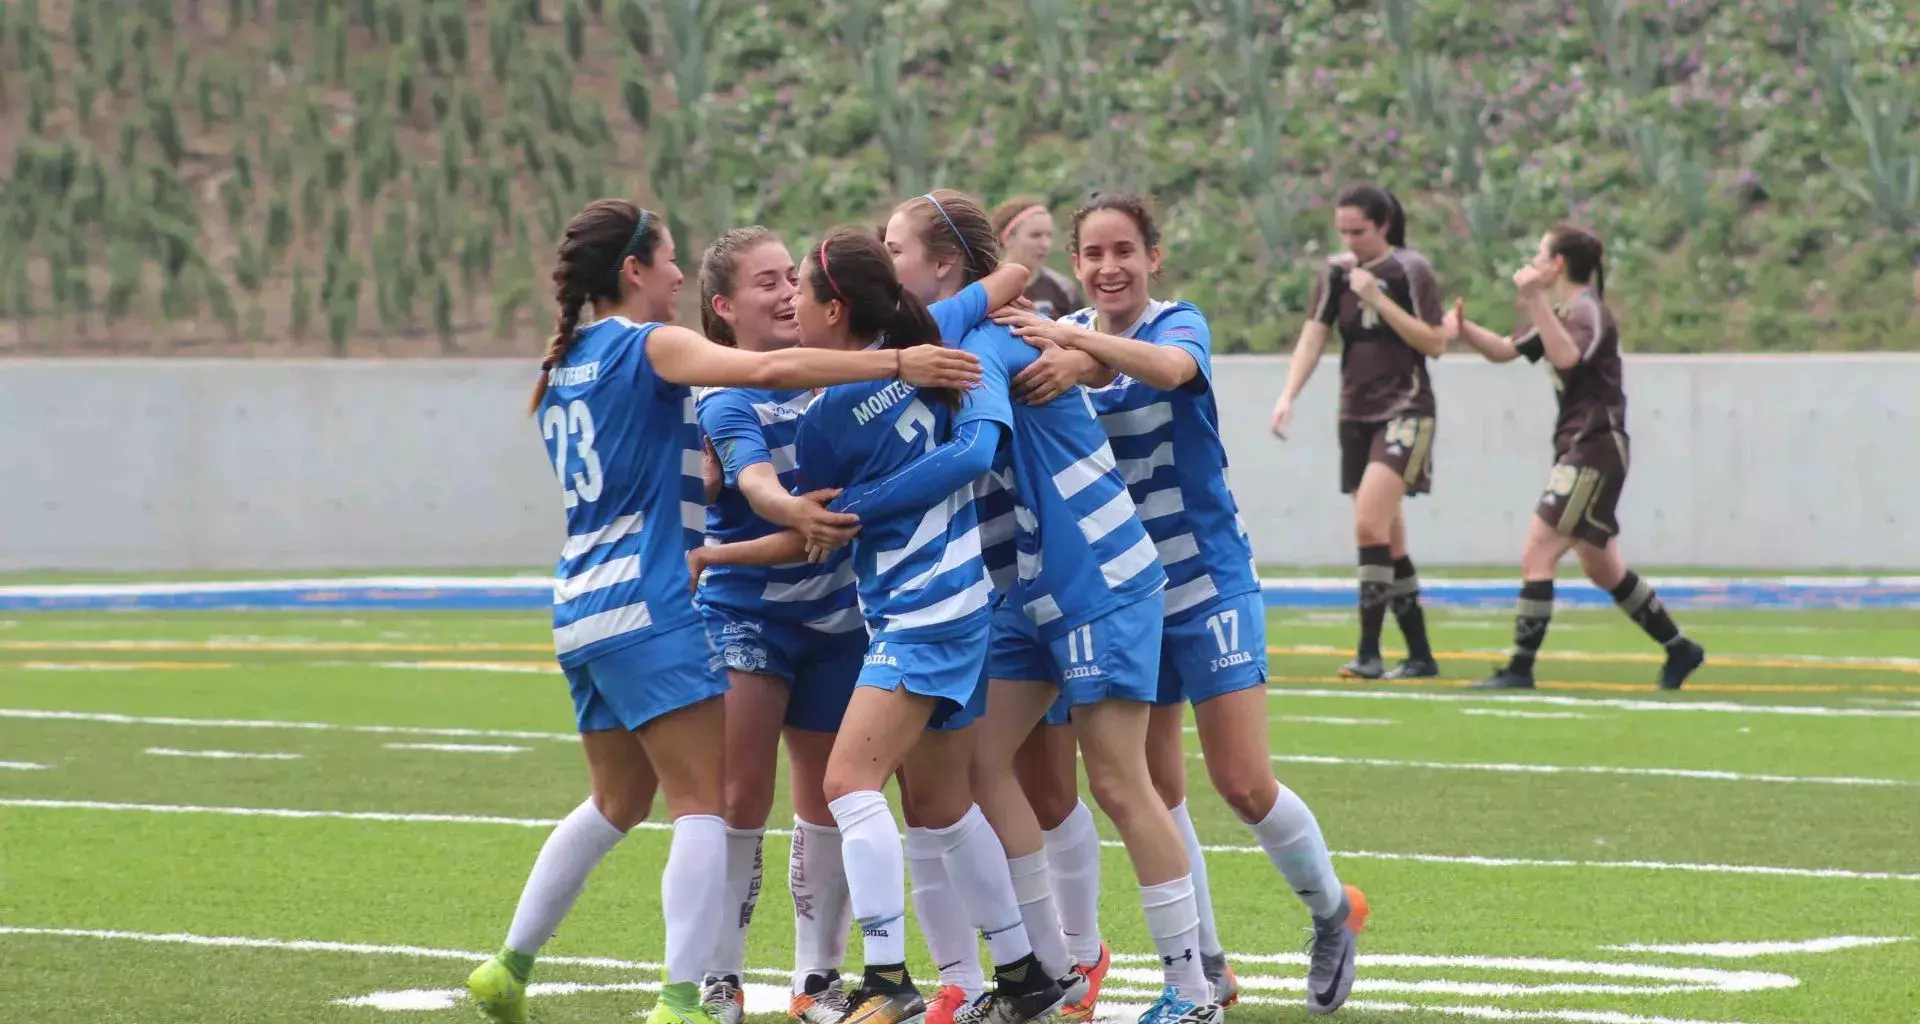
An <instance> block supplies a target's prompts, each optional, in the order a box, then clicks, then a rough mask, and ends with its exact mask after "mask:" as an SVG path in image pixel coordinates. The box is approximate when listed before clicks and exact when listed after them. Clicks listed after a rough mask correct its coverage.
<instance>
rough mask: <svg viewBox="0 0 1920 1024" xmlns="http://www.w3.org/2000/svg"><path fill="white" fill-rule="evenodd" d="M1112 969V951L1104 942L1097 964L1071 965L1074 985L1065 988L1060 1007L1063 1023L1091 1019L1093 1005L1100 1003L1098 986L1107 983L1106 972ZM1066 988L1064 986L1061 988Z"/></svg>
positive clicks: (1101, 944) (1101, 945)
mask: <svg viewBox="0 0 1920 1024" xmlns="http://www.w3.org/2000/svg"><path fill="white" fill-rule="evenodd" d="M1112 967H1113V950H1111V949H1108V948H1107V944H1106V943H1105V942H1102V943H1100V960H1099V962H1097V963H1095V964H1093V965H1092V966H1088V965H1086V964H1074V965H1073V975H1074V977H1073V981H1074V985H1073V986H1072V987H1071V988H1067V991H1066V994H1065V996H1064V997H1063V999H1064V1000H1065V1001H1064V1002H1063V1003H1061V1005H1060V1019H1061V1020H1063V1021H1066V1020H1070V1021H1088V1020H1092V1019H1093V1010H1094V1004H1096V1003H1098V1002H1099V1001H1100V986H1101V985H1104V984H1105V983H1106V981H1107V971H1108V970H1109V969H1111V968H1112ZM1062 987H1066V986H1064V985H1063V986H1062Z"/></svg>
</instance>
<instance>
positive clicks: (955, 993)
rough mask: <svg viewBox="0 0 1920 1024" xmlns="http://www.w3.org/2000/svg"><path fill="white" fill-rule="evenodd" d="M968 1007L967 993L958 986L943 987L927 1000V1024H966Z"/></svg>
mask: <svg viewBox="0 0 1920 1024" xmlns="http://www.w3.org/2000/svg"><path fill="white" fill-rule="evenodd" d="M981 998H982V999H984V998H986V997H985V996H982V997H981ZM976 1002H977V1000H976ZM968 1006H969V1003H968V1001H967V993H966V991H965V990H964V989H962V988H961V987H960V986H958V985H942V986H940V991H938V992H935V993H934V994H933V998H932V999H929V1000H927V1021H926V1024H965V1020H964V1018H965V1015H966V1011H967V1009H968Z"/></svg>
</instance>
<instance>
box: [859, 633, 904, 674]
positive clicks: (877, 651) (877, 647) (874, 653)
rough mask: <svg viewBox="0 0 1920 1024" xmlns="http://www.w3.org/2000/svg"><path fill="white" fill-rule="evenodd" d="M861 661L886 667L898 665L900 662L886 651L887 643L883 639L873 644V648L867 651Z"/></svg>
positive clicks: (897, 666) (896, 666)
mask: <svg viewBox="0 0 1920 1024" xmlns="http://www.w3.org/2000/svg"><path fill="white" fill-rule="evenodd" d="M861 662H862V663H863V664H867V665H885V666H887V667H888V668H899V667H900V663H899V662H897V661H895V660H894V659H893V655H891V654H888V653H887V644H886V641H884V640H883V641H881V642H880V643H877V644H874V645H873V650H871V651H868V652H867V656H866V657H865V658H862V659H861Z"/></svg>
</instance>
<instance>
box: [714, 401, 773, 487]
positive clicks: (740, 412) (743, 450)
mask: <svg viewBox="0 0 1920 1024" xmlns="http://www.w3.org/2000/svg"><path fill="white" fill-rule="evenodd" d="M698 412H699V416H700V429H701V430H703V431H705V432H706V435H707V439H708V440H710V441H712V442H713V453H714V454H715V455H717V456H719V457H720V467H721V469H722V470H723V471H724V472H725V478H726V484H727V486H728V487H738V486H739V485H740V472H741V471H742V470H744V469H746V468H747V467H748V466H751V465H753V464H754V463H756V462H767V463H771V462H772V461H773V454H772V453H771V452H769V451H768V450H767V438H766V435H765V434H763V433H761V432H760V416H759V414H757V413H755V412H754V411H753V403H752V401H751V400H750V399H749V398H748V396H747V395H746V394H745V393H744V392H741V391H737V390H734V389H731V388H721V389H716V390H713V391H708V392H707V393H705V394H703V395H701V396H700V404H699V406H698Z"/></svg>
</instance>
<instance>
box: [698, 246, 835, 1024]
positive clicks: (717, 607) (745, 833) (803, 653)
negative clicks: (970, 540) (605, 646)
mask: <svg viewBox="0 0 1920 1024" xmlns="http://www.w3.org/2000/svg"><path fill="white" fill-rule="evenodd" d="M699 280H700V320H701V326H702V328H703V329H704V330H705V332H706V334H707V337H709V338H711V339H713V340H714V341H716V342H718V343H720V344H722V345H731V346H733V347H736V348H739V349H741V350H743V351H747V352H769V351H775V350H778V349H784V348H791V347H793V346H794V345H795V344H797V343H798V342H799V339H800V329H799V325H798V323H797V322H796V320H795V319H794V310H793V297H794V293H795V291H796V290H797V284H798V281H799V276H798V273H797V270H796V268H795V267H794V264H793V256H792V255H791V254H790V253H788V251H787V247H786V246H785V245H784V244H782V243H781V241H780V239H779V237H778V236H776V235H774V233H773V232H771V231H769V230H767V229H766V228H762V227H748V228H735V229H733V230H731V231H728V232H726V233H725V234H723V235H721V236H720V237H719V238H718V239H716V240H715V241H714V243H713V244H712V245H711V246H709V247H708V248H707V251H706V253H705V255H703V256H702V257H701V260H700V274H699ZM812 400H813V392H812V391H810V390H806V389H799V390H792V389H780V390H768V389H756V388H709V389H705V390H703V391H701V392H700V394H699V396H698V402H697V406H696V408H697V411H698V414H699V417H700V426H701V429H702V430H703V431H704V432H705V433H706V436H707V440H708V442H709V444H710V445H711V447H712V449H713V451H714V453H715V454H716V456H717V457H718V459H719V462H720V465H721V468H722V471H723V474H724V475H723V481H722V483H723V488H722V490H721V491H720V493H719V495H718V497H717V498H716V499H715V500H714V501H713V502H711V503H710V504H709V506H708V509H707V536H708V537H709V538H710V539H711V541H712V542H714V543H725V542H729V541H736V540H749V539H752V538H754V537H761V536H765V535H767V534H769V533H773V532H775V531H776V530H779V529H782V528H787V527H791V528H794V529H798V530H800V531H802V532H803V533H807V534H808V535H809V536H812V537H815V538H816V539H818V540H819V541H821V542H822V543H831V544H835V545H839V544H844V543H846V541H847V540H849V539H850V538H851V537H852V533H853V529H854V528H855V527H857V526H858V525H859V520H858V519H857V518H856V517H854V516H851V515H847V514H845V513H837V512H828V511H827V510H826V509H825V508H824V507H822V505H821V503H820V502H818V501H810V500H808V499H806V498H803V497H799V496H797V495H795V494H794V493H793V485H794V456H793V444H794V435H795V434H796V433H797V432H798V430H799V427H800V415H801V413H803V412H805V411H806V407H807V404H808V403H809V402H811V401H812ZM853 591H854V588H853V565H852V564H851V563H850V562H849V561H848V560H847V558H846V556H845V552H844V551H843V552H839V553H838V554H837V557H835V558H833V559H831V560H829V561H828V562H826V563H824V564H816V563H811V562H806V561H801V562H797V563H795V564H793V565H785V566H716V567H715V568H714V569H713V570H712V571H710V572H707V573H705V574H704V575H703V576H702V577H701V579H700V582H699V590H698V594H697V601H696V603H697V604H698V605H699V607H700V611H701V614H702V616H703V617H704V619H705V621H706V628H707V637H708V639H709V640H710V641H711V642H712V644H713V648H714V650H715V651H717V652H719V654H720V658H721V661H722V662H723V664H724V665H725V667H726V669H727V682H728V688H727V695H726V697H725V704H726V719H727V741H726V747H727V780H726V812H727V813H726V817H727V861H726V872H727V887H728V893H727V906H728V907H729V908H730V909H729V911H728V914H727V926H728V932H727V934H726V936H725V937H724V940H723V941H722V942H721V945H720V955H719V957H718V958H717V960H716V962H714V963H713V964H710V965H709V967H708V970H709V974H708V976H707V979H706V982H705V984H704V985H703V986H702V989H701V1001H702V1003H704V1004H705V1005H706V1006H707V1008H708V1010H709V1011H710V1012H712V1013H713V1015H714V1016H715V1017H717V1018H718V1019H720V1020H721V1021H722V1024H739V1021H740V1018H741V1015H742V1013H743V1010H744V1007H745V1003H744V994H743V991H742V988H741V977H742V975H743V974H744V971H745V967H746V945H747V926H748V924H749V922H750V921H751V920H752V916H753V910H754V905H755V903H756V902H757V900H758V898H759V895H760V883H761V857H760V853H761V850H760V847H761V841H762V839H763V837H764V836H765V835H766V825H767V815H768V814H769V812H770V811H771V810H772V807H773V785H774V774H775V757H776V754H777V752H778V749H779V746H780V739H781V736H782V735H783V733H784V735H785V737H786V747H787V762H788V781H789V784H790V787H791V790H792V799H793V814H794V819H793V828H794V833H793V842H792V844H791V852H790V856H789V862H788V869H787V877H788V880H789V883H790V885H791V887H792V890H793V898H794V914H793V928H794V972H793V991H792V1003H791V1005H790V1008H789V1010H788V1016H789V1017H790V1018H791V1019H792V1020H794V1021H796V1022H800V1024H839V1021H840V1020H841V1019H843V1018H844V1017H845V1016H846V1013H847V1010H848V1006H847V1002H846V994H845V992H844V990H843V989H842V988H841V984H840V972H839V966H840V962H841V960H842V959H843V958H844V957H845V955H846V946H847V928H848V925H849V924H850V923H851V921H852V916H853V905H852V904H851V903H850V902H849V901H848V899H847V881H846V873H845V871H844V870H842V866H841V853H840V830H839V829H838V828H837V827H836V826H835V825H834V823H833V813H832V812H831V811H829V810H828V809H827V801H826V797H825V796H824V795H823V794H822V791H821V788H820V787H821V783H822V781H823V780H824V778H825V776H826V769H827V756H828V755H829V754H830V753H831V752H832V750H833V734H834V732H835V731H837V730H838V729H839V728H840V717H841V715H842V714H844V713H845V712H846V708H847V699H848V698H849V697H851V696H852V695H853V681H854V678H855V677H856V676H858V675H859V674H860V659H861V657H862V656H863V655H865V654H866V651H867V631H866V623H865V622H864V621H863V620H862V619H861V617H860V610H859V609H858V608H857V607H856V606H855V602H854V593H853Z"/></svg>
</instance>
